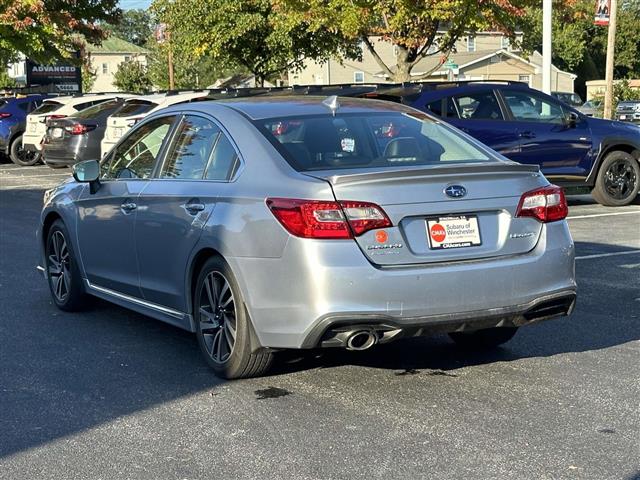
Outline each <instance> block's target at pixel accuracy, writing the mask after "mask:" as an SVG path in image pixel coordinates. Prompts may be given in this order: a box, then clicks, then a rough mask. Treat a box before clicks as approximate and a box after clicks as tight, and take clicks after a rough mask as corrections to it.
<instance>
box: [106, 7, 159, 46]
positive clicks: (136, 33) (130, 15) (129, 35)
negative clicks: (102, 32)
mask: <svg viewBox="0 0 640 480" xmlns="http://www.w3.org/2000/svg"><path fill="white" fill-rule="evenodd" d="M153 26H154V20H153V18H152V17H151V14H150V13H149V11H148V10H142V9H134V10H125V11H124V12H123V13H122V16H121V17H120V19H119V21H118V23H115V24H113V25H107V27H106V29H107V30H109V31H110V32H111V34H113V35H115V36H116V37H119V38H122V39H124V40H126V41H127V42H131V43H133V44H134V45H138V46H139V47H143V46H144V45H145V44H146V43H147V40H148V39H149V37H150V36H151V34H152V33H153Z"/></svg>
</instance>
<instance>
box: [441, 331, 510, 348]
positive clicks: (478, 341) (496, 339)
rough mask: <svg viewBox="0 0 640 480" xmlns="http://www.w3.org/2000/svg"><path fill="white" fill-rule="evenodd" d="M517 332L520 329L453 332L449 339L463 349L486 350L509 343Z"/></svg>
mask: <svg viewBox="0 0 640 480" xmlns="http://www.w3.org/2000/svg"><path fill="white" fill-rule="evenodd" d="M517 332H518V327H496V328H484V329H482V330H475V331H473V332H451V333H450V334H449V337H451V339H452V340H453V341H454V342H456V343H457V344H458V345H460V346H461V347H464V348H468V349H474V350H486V349H490V348H495V347H497V346H498V345H502V344H503V343H506V342H508V341H509V340H511V339H512V338H513V336H514V335H515V334H516V333H517Z"/></svg>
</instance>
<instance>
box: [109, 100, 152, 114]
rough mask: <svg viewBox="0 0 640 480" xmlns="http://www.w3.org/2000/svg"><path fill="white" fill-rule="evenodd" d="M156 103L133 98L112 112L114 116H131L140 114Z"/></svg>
mask: <svg viewBox="0 0 640 480" xmlns="http://www.w3.org/2000/svg"><path fill="white" fill-rule="evenodd" d="M156 106H157V104H155V103H153V102H149V101H146V100H133V101H131V102H125V103H124V105H122V107H120V109H119V110H118V111H117V112H116V113H114V114H113V116H114V117H132V116H134V115H142V114H143V113H147V112H149V111H150V110H151V109H153V108H154V107H156Z"/></svg>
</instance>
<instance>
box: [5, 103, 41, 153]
mask: <svg viewBox="0 0 640 480" xmlns="http://www.w3.org/2000/svg"><path fill="white" fill-rule="evenodd" d="M45 98H47V97H46V95H27V96H23V97H7V98H0V153H3V154H4V155H6V156H8V157H10V158H11V161H12V162H13V163H15V164H17V165H33V164H34V163H36V162H37V161H38V158H37V156H36V155H34V154H33V153H30V152H27V151H25V150H23V148H22V135H23V133H24V131H25V125H26V118H27V114H28V113H30V112H32V111H33V110H35V109H36V108H38V106H39V105H40V104H41V103H42V101H43V100H44V99H45Z"/></svg>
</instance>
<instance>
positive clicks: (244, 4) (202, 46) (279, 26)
mask: <svg viewBox="0 0 640 480" xmlns="http://www.w3.org/2000/svg"><path fill="white" fill-rule="evenodd" d="M152 9H154V11H155V12H157V13H158V17H159V19H160V20H161V21H162V22H164V23H166V24H167V25H168V28H169V31H170V34H171V37H170V43H171V47H172V48H173V49H174V53H175V54H176V55H181V54H182V52H183V53H184V57H185V58H189V57H196V58H198V57H203V56H207V57H209V58H211V59H212V60H213V61H215V62H217V63H218V65H220V66H223V68H224V69H234V68H236V67H240V68H243V69H246V70H247V71H249V72H251V73H252V74H253V75H255V77H256V82H257V84H259V85H260V84H263V82H264V80H266V79H271V78H277V77H280V76H281V75H282V74H283V73H286V72H287V71H288V70H291V69H295V68H298V67H300V66H302V64H303V62H304V60H305V58H313V59H325V58H328V57H329V56H331V55H333V54H336V53H338V52H341V53H343V54H345V55H348V56H353V55H355V54H356V52H357V49H356V48H355V46H354V45H353V44H352V43H349V42H348V41H345V38H344V37H343V36H342V35H341V34H340V33H339V32H330V31H328V30H326V29H314V30H313V31H312V30H310V28H309V27H310V25H309V23H308V22H306V21H305V20H304V19H300V18H293V17H291V16H290V15H289V12H285V11H284V10H283V9H282V8H281V6H279V5H277V4H275V3H274V2H273V1H270V0H237V1H230V0H202V1H201V0H174V1H171V2H169V1H167V0H155V1H154V3H153V4H152Z"/></svg>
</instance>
